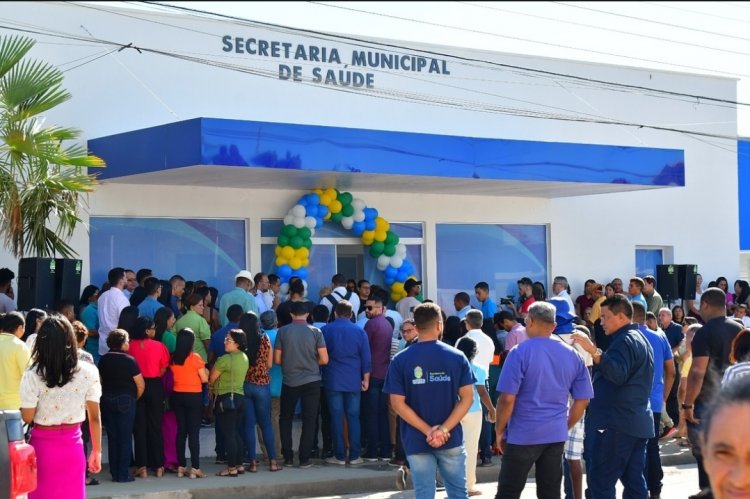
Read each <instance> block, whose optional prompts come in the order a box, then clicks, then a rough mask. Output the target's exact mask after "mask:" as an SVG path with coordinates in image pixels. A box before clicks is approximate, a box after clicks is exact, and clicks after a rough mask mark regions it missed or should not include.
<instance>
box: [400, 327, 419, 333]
mask: <svg viewBox="0 0 750 499" xmlns="http://www.w3.org/2000/svg"><path fill="white" fill-rule="evenodd" d="M401 332H402V333H404V334H411V333H416V332H417V328H414V327H411V328H409V329H404V330H403V331H401Z"/></svg>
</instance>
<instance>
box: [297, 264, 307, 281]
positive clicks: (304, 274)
mask: <svg viewBox="0 0 750 499" xmlns="http://www.w3.org/2000/svg"><path fill="white" fill-rule="evenodd" d="M295 274H296V275H298V276H299V278H300V279H302V280H303V281H304V280H305V279H307V267H300V268H298V269H297V270H296V271H295Z"/></svg>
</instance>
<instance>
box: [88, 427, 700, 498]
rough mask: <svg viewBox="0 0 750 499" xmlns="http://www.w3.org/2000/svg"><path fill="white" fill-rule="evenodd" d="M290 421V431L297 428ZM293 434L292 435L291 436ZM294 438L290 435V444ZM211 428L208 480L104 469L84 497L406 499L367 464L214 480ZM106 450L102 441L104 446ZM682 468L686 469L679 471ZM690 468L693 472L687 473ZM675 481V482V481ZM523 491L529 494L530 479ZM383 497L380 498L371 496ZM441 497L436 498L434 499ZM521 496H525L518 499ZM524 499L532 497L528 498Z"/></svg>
mask: <svg viewBox="0 0 750 499" xmlns="http://www.w3.org/2000/svg"><path fill="white" fill-rule="evenodd" d="M296 423H297V422H295V426H297V424H296ZM295 433H296V432H295ZM296 439H297V435H295V441H297V440H296ZM213 442H214V441H213V428H204V429H202V430H201V455H203V456H206V458H205V459H203V461H202V463H201V468H202V469H203V471H204V472H205V473H206V474H208V475H209V476H208V477H207V478H204V479H196V480H190V479H188V478H177V477H176V476H175V475H170V474H167V475H165V476H164V477H163V478H156V477H148V478H146V479H137V480H136V481H135V482H132V483H127V484H121V483H114V482H112V481H111V479H110V475H109V471H108V469H106V466H105V469H104V470H102V472H101V473H100V474H99V475H98V479H99V481H100V482H101V484H100V485H97V486H94V487H88V488H87V497H88V498H90V499H94V498H109V497H112V498H118V499H119V498H122V499H126V498H127V499H131V498H132V499H183V498H184V499H188V498H190V499H202V498H217V497H221V498H222V499H231V498H235V497H237V498H240V497H242V498H247V497H263V498H268V499H274V498H279V499H281V498H283V499H289V498H292V497H341V495H342V494H358V495H354V496H346V497H380V498H390V497H393V498H402V497H405V498H406V497H413V494H412V495H411V496H410V495H408V494H407V495H403V494H401V495H398V494H396V495H394V494H393V491H394V479H395V468H393V467H390V466H388V465H387V464H386V463H373V464H366V465H362V466H357V467H340V466H333V465H326V464H324V463H323V462H322V461H317V462H316V463H317V464H316V465H315V466H314V467H313V468H310V469H306V470H301V469H298V468H286V469H284V470H283V471H281V472H277V473H271V472H270V471H269V470H268V466H267V465H265V463H261V465H260V466H259V468H258V472H257V473H246V474H245V475H242V476H240V477H238V478H222V477H216V476H214V474H215V473H216V472H217V471H219V470H220V469H222V468H223V466H220V465H217V464H214V462H213V461H214V459H213V457H214V453H213V448H214V443H213ZM105 449H106V442H105ZM662 456H663V462H664V465H665V466H676V465H681V466H679V467H678V468H676V469H677V470H679V471H680V473H681V472H682V471H684V476H682V475H681V474H680V473H677V472H672V471H671V470H670V472H669V473H668V478H667V479H665V482H666V481H667V480H670V482H669V483H671V481H672V480H674V483H684V484H688V483H689V484H692V483H693V482H695V481H697V478H696V476H697V474H696V473H697V472H696V471H695V470H694V465H693V463H694V461H693V457H692V455H690V452H689V449H687V448H683V447H679V446H678V445H677V444H676V442H675V441H673V440H670V441H668V442H667V443H665V444H663V445H662ZM685 465H688V468H687V469H685ZM690 465H692V466H693V467H692V468H690ZM499 469H500V467H499V459H498V458H496V459H495V460H494V463H493V466H490V467H486V468H478V469H477V477H478V480H479V482H484V483H485V485H483V488H484V490H485V494H484V495H483V496H482V497H493V496H494V490H493V485H494V484H496V482H497V475H498V472H499ZM678 477H680V478H678ZM685 486H686V488H685V492H686V493H684V494H682V495H671V494H670V495H663V496H662V497H664V498H665V499H667V498H671V497H674V498H677V497H680V498H684V497H687V496H688V495H689V494H692V493H694V492H696V491H695V490H692V488H691V487H688V486H687V485H685ZM528 490H533V480H532V481H530V483H529V487H527V492H526V493H525V494H527V493H528ZM378 493H385V494H386V495H382V496H381V495H377V494H378ZM438 497H442V496H440V495H439V496H438ZM524 497H526V495H524ZM528 497H535V495H533V494H532V495H529V496H528Z"/></svg>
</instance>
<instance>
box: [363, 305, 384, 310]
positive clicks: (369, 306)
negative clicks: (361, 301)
mask: <svg viewBox="0 0 750 499" xmlns="http://www.w3.org/2000/svg"><path fill="white" fill-rule="evenodd" d="M373 308H383V307H381V306H380V305H376V306H372V305H367V306H366V307H365V309H367V310H372V309H373Z"/></svg>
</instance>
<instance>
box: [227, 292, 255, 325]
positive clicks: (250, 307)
mask: <svg viewBox="0 0 750 499" xmlns="http://www.w3.org/2000/svg"><path fill="white" fill-rule="evenodd" d="M232 305H239V306H241V307H242V311H243V312H254V313H255V314H256V315H259V314H258V305H257V304H256V303H255V297H254V296H253V295H251V294H250V293H248V292H247V291H245V290H244V289H242V288H234V289H233V290H232V291H229V292H227V293H224V295H222V297H221V299H220V300H219V322H220V323H221V325H222V326H226V325H227V324H228V323H229V319H228V318H227V310H229V307H231V306H232Z"/></svg>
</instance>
